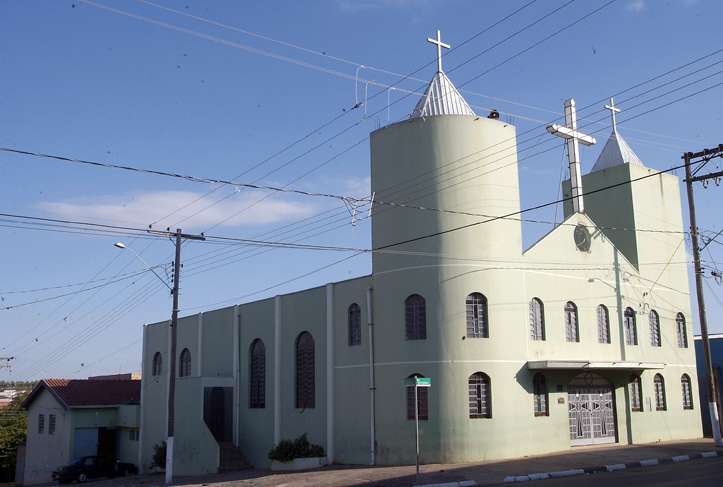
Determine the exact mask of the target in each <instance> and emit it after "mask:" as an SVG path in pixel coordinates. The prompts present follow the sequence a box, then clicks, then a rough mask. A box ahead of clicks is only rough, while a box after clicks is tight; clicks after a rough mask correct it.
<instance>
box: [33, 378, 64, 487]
mask: <svg viewBox="0 0 723 487" xmlns="http://www.w3.org/2000/svg"><path fill="white" fill-rule="evenodd" d="M40 414H43V415H45V429H44V431H43V433H38V421H39V420H38V417H39V415H40ZM51 414H54V415H55V418H56V419H55V433H54V434H52V435H50V434H48V427H49V423H50V420H49V419H48V417H49V415H51ZM70 416H71V413H70V411H68V410H66V409H65V408H64V407H63V405H62V404H60V403H59V402H58V401H57V399H55V396H53V395H52V394H51V393H50V392H48V391H47V390H43V391H42V392H40V394H38V396H37V397H36V399H35V400H34V401H33V402H32V403H31V404H30V407H29V408H28V416H27V423H28V429H27V439H26V447H25V473H24V477H23V481H24V483H25V484H26V485H31V484H38V483H44V482H50V481H51V480H52V473H53V471H54V470H55V469H57V468H58V467H60V466H62V465H65V464H67V463H68V462H69V460H70V456H71V452H72V450H71V448H72V445H71V438H72V436H73V435H72V431H73V429H72V426H71V421H70Z"/></svg>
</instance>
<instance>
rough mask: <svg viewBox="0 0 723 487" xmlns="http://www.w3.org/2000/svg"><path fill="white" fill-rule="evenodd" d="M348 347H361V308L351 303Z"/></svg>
mask: <svg viewBox="0 0 723 487" xmlns="http://www.w3.org/2000/svg"><path fill="white" fill-rule="evenodd" d="M348 315H349V317H348V318H349V346H355V345H361V307H360V306H359V305H358V304H356V303H352V304H351V305H350V306H349V313H348Z"/></svg>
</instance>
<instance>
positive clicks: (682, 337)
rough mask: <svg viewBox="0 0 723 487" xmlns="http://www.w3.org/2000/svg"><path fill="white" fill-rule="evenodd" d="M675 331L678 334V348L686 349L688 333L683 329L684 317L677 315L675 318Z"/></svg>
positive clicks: (681, 314) (680, 314)
mask: <svg viewBox="0 0 723 487" xmlns="http://www.w3.org/2000/svg"><path fill="white" fill-rule="evenodd" d="M675 329H676V331H677V333H678V347H680V348H688V333H687V331H686V329H685V316H683V313H678V314H677V315H676V316H675Z"/></svg>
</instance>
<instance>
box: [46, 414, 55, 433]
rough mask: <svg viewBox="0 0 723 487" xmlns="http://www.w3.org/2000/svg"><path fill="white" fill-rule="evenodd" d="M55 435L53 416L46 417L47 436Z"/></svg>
mask: <svg viewBox="0 0 723 487" xmlns="http://www.w3.org/2000/svg"><path fill="white" fill-rule="evenodd" d="M54 433H55V415H54V414H50V415H48V434H49V435H52V434H54Z"/></svg>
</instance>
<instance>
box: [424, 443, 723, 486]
mask: <svg viewBox="0 0 723 487" xmlns="http://www.w3.org/2000/svg"><path fill="white" fill-rule="evenodd" d="M715 457H723V450H716V451H706V452H701V453H691V454H688V455H677V456H674V457H667V458H648V459H645V460H639V461H637V462H629V463H614V464H610V465H599V466H596V467H587V468H574V469H570V470H558V471H556V472H538V473H529V474H526V475H508V476H507V477H505V480H504V482H505V483H512V482H527V481H530V480H542V479H547V478H560V477H572V476H574V475H586V474H587V475H590V474H594V473H601V472H615V471H618V470H625V469H627V468H641V467H650V466H653V465H660V464H665V463H680V462H687V461H690V460H695V459H699V458H715ZM434 485H439V486H444V487H446V486H447V484H434ZM449 485H456V484H449ZM469 485H475V484H469ZM418 487H422V486H418ZM429 487H431V486H429Z"/></svg>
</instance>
